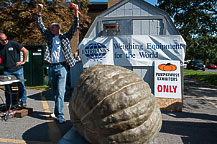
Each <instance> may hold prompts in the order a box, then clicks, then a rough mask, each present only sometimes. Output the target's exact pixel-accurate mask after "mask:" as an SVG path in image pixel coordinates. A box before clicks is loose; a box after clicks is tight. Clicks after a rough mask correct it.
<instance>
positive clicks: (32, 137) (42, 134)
mask: <svg viewBox="0 0 217 144" xmlns="http://www.w3.org/2000/svg"><path fill="white" fill-rule="evenodd" d="M53 124H56V125H57V127H58V129H59V132H60V135H59V133H58V130H55V129H52V127H51V125H53ZM71 127H72V123H71V122H70V121H69V120H68V121H66V123H64V124H58V123H57V122H56V121H54V122H47V123H43V124H39V125H37V126H35V127H32V128H30V129H28V130H27V131H25V132H24V133H23V135H22V138H23V140H24V141H26V143H27V144H32V143H35V144H40V143H57V142H58V141H59V140H60V139H61V138H62V137H63V136H64V135H65V133H67V132H68V131H69V130H70V129H71ZM51 131H52V132H51ZM55 132H57V133H55ZM50 136H51V137H52V138H50ZM51 139H52V140H53V141H52V140H51Z"/></svg>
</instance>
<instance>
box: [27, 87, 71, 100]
mask: <svg viewBox="0 0 217 144" xmlns="http://www.w3.org/2000/svg"><path fill="white" fill-rule="evenodd" d="M71 94H72V91H70V90H67V91H66V93H65V99H64V101H65V102H69V100H70V98H71ZM42 95H43V96H45V97H46V100H47V101H54V96H53V94H52V90H51V89H47V90H44V91H43V92H42ZM28 98H30V99H34V100H38V101H40V100H41V94H40V92H39V93H36V94H33V95H29V96H28Z"/></svg>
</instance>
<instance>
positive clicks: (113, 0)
mask: <svg viewBox="0 0 217 144" xmlns="http://www.w3.org/2000/svg"><path fill="white" fill-rule="evenodd" d="M120 1H121V0H108V8H110V7H112V6H113V5H115V4H116V3H118V2H120Z"/></svg>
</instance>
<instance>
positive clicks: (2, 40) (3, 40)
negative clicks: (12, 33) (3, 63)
mask: <svg viewBox="0 0 217 144" xmlns="http://www.w3.org/2000/svg"><path fill="white" fill-rule="evenodd" d="M7 40H8V39H0V41H1V42H5V41H7Z"/></svg>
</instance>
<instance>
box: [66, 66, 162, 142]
mask: <svg viewBox="0 0 217 144" xmlns="http://www.w3.org/2000/svg"><path fill="white" fill-rule="evenodd" d="M69 113H70V117H71V122H72V123H73V125H74V126H75V128H76V129H77V131H78V132H79V133H80V134H81V135H82V136H83V137H84V138H85V139H86V140H87V141H88V142H90V143H93V144H120V143H122V144H127V143H129V144H143V143H149V142H152V141H153V139H154V137H155V136H156V135H157V134H158V132H159V130H160V128H161V124H162V118H161V112H160V110H159V108H158V106H157V104H156V102H155V98H154V96H153V95H152V94H151V90H150V87H149V85H148V84H147V83H145V82H144V81H143V79H142V78H140V77H139V76H138V75H137V74H136V73H135V72H133V71H131V70H128V69H125V68H123V67H119V66H109V65H96V66H92V67H89V68H87V69H86V70H85V71H84V72H83V73H82V74H81V76H80V79H79V82H78V84H77V86H76V88H75V90H74V92H73V94H72V97H71V99H70V102H69Z"/></svg>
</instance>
